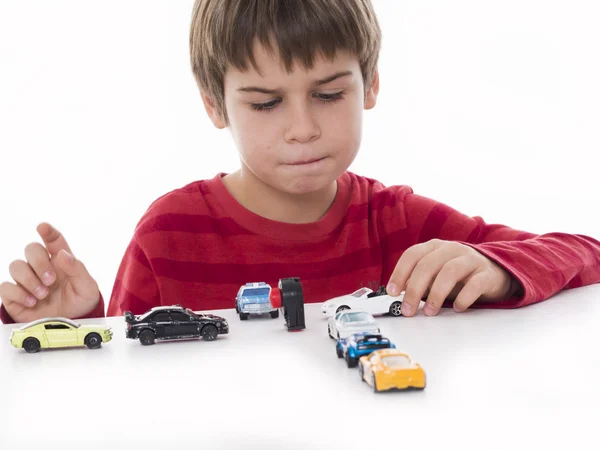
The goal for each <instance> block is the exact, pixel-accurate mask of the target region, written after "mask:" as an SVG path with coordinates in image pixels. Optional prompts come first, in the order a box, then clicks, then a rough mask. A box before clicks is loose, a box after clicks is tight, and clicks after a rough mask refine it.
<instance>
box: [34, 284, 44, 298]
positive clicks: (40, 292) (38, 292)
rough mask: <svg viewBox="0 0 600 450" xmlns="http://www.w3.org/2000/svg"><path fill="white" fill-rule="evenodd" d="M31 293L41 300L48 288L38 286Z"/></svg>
mask: <svg viewBox="0 0 600 450" xmlns="http://www.w3.org/2000/svg"><path fill="white" fill-rule="evenodd" d="M33 293H34V294H35V296H36V297H37V298H39V299H42V298H44V297H45V296H46V294H47V293H48V288H47V287H46V286H38V287H36V288H35V290H34V291H33Z"/></svg>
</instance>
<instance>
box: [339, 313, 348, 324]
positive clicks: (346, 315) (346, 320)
mask: <svg viewBox="0 0 600 450" xmlns="http://www.w3.org/2000/svg"><path fill="white" fill-rule="evenodd" d="M340 322H342V323H346V322H348V314H344V315H343V316H342V320H340Z"/></svg>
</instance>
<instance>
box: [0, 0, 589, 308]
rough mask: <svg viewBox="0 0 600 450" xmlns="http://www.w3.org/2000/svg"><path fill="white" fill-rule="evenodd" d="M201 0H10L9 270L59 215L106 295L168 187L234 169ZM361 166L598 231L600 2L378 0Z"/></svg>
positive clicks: (6, 23) (557, 227) (2, 138)
mask: <svg viewBox="0 0 600 450" xmlns="http://www.w3.org/2000/svg"><path fill="white" fill-rule="evenodd" d="M192 4H193V1H192V0H185V1H183V0H177V1H173V0H161V1H156V0H155V1H151V0H137V1H134V0H105V1H103V2H97V1H84V0H52V1H40V0H38V1H33V0H29V1H17V0H12V1H11V0H0V170H1V171H0V279H2V280H4V279H8V265H9V263H10V261H12V260H13V259H15V258H22V254H23V248H24V246H25V245H26V244H27V243H28V242H30V241H32V240H37V239H38V237H37V234H36V232H35V227H36V225H37V224H38V223H39V222H40V221H49V222H51V223H53V224H54V225H55V226H57V227H58V228H59V229H60V230H61V231H63V233H64V234H65V235H66V237H67V239H68V241H69V242H70V244H71V246H72V248H73V250H74V252H75V254H76V255H77V256H78V257H79V258H80V259H82V260H83V261H84V262H85V263H86V264H87V266H88V268H89V270H90V272H91V273H92V274H93V275H94V276H95V277H96V279H97V280H98V282H99V284H100V287H101V290H102V291H103V293H104V295H105V296H106V297H108V296H109V294H110V290H111V289H112V284H113V280H114V277H115V274H116V271H117V267H118V264H119V262H120V260H121V257H122V255H123V252H124V250H125V247H126V245H127V243H128V242H129V239H130V238H131V236H132V232H133V229H134V226H135V224H136V223H137V221H138V220H139V218H140V217H141V215H142V214H143V212H144V211H145V209H146V208H147V206H148V205H149V204H150V203H151V202H152V201H153V200H154V199H156V198H157V197H158V196H160V195H162V194H164V193H166V192H168V191H170V190H172V189H175V188H178V187H180V186H183V185H184V184H187V183H189V182H191V181H193V180H197V179H201V178H211V177H213V176H214V175H215V174H216V173H217V172H219V171H224V172H229V171H233V170H235V169H236V167H237V164H238V160H237V153H236V150H235V147H234V146H233V143H232V141H231V139H230V136H229V133H228V132H227V131H218V130H216V129H214V128H213V126H212V124H211V123H210V121H209V120H208V118H207V117H206V114H205V112H204V110H203V107H202V103H201V100H200V96H199V93H198V90H197V87H196V84H195V82H194V79H193V76H192V74H191V70H190V65H189V55H188V29H189V21H190V13H191V8H192ZM374 4H375V8H376V11H377V13H378V15H379V20H380V23H381V27H382V30H383V49H382V53H381V57H380V71H381V91H380V97H379V103H378V105H377V107H376V108H375V109H374V110H372V111H368V112H366V114H365V129H364V133H363V143H362V150H361V152H360V153H359V155H358V157H357V159H356V160H355V162H354V164H353V165H352V166H351V168H350V169H351V170H353V171H355V172H356V173H358V174H361V175H366V176H370V177H374V178H377V179H379V180H380V181H382V182H384V183H385V184H387V185H390V184H408V185H411V186H412V187H413V188H414V189H415V191H416V192H417V193H420V194H422V195H426V196H429V197H432V198H435V199H437V200H440V201H443V202H445V203H447V204H449V205H451V206H453V207H455V208H457V209H459V210H461V211H463V212H465V213H467V214H469V215H480V216H482V217H483V218H484V219H485V220H486V221H487V222H489V223H505V224H508V225H511V226H513V227H515V228H520V229H524V230H528V231H532V232H536V233H546V232H551V231H565V232H571V233H581V234H587V235H591V236H593V237H596V238H598V237H599V236H600V215H599V213H598V207H599V204H598V198H597V192H598V186H599V182H598V178H597V177H598V176H597V172H598V170H597V159H598V156H597V151H598V149H599V147H600V133H599V124H600V108H599V107H598V105H600V83H598V80H600V58H598V47H599V44H600V27H598V23H600V4H599V3H598V2H596V1H593V0H589V1H583V0H569V1H566V0H565V1H549V0H503V1H481V0H471V1H467V0H455V1H452V2H449V1H441V0H437V1H422V0H419V1H416V0H412V1H391V0H374Z"/></svg>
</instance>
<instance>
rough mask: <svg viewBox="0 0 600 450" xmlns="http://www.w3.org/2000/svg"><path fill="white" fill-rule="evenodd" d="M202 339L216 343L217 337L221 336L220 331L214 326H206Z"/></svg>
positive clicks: (203, 328)
mask: <svg viewBox="0 0 600 450" xmlns="http://www.w3.org/2000/svg"><path fill="white" fill-rule="evenodd" d="M201 333H202V339H204V340H205V341H214V340H215V339H217V335H218V334H219V330H217V327H216V326H214V325H213V324H210V323H209V324H208V325H204V326H203V327H202V331H201Z"/></svg>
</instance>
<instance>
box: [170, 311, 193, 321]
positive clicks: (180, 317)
mask: <svg viewBox="0 0 600 450" xmlns="http://www.w3.org/2000/svg"><path fill="white" fill-rule="evenodd" d="M171 318H172V319H173V320H179V321H180V322H189V320H190V316H188V315H187V314H184V313H180V312H172V313H171Z"/></svg>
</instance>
